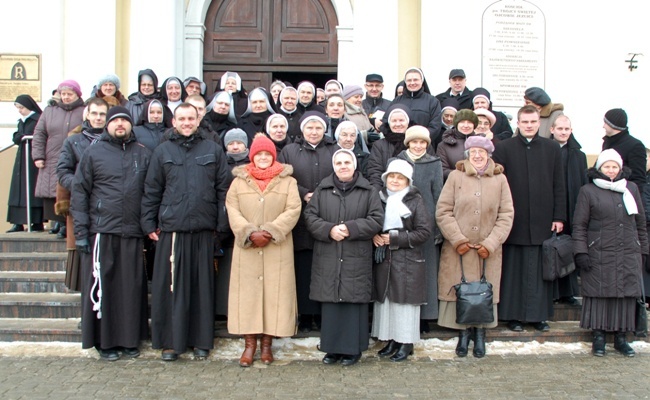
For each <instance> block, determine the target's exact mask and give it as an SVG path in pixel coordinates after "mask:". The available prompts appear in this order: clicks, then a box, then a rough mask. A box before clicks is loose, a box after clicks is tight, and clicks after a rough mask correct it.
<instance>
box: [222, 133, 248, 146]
mask: <svg viewBox="0 0 650 400" xmlns="http://www.w3.org/2000/svg"><path fill="white" fill-rule="evenodd" d="M234 141H238V142H242V143H244V146H248V135H246V132H244V131H243V130H242V129H239V128H232V129H231V130H229V131H228V132H226V134H225V135H224V137H223V147H227V146H228V144H230V142H234Z"/></svg>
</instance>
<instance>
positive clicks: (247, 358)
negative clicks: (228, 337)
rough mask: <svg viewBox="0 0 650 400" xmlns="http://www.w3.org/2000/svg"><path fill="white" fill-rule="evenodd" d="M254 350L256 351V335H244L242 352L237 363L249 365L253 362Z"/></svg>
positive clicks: (244, 365)
mask: <svg viewBox="0 0 650 400" xmlns="http://www.w3.org/2000/svg"><path fill="white" fill-rule="evenodd" d="M255 351H257V337H256V335H244V352H243V353H242V355H241V358H240V359H239V365H241V366H242V367H250V366H251V365H252V364H253V356H254V355H255Z"/></svg>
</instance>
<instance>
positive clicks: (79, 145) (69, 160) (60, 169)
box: [56, 121, 103, 192]
mask: <svg viewBox="0 0 650 400" xmlns="http://www.w3.org/2000/svg"><path fill="white" fill-rule="evenodd" d="M84 130H85V131H90V132H92V133H93V134H99V133H100V132H102V130H103V129H95V128H92V127H91V126H90V124H89V123H88V122H87V121H84V123H83V124H82V129H80V130H79V131H80V132H78V133H74V134H72V135H70V136H68V137H67V138H66V139H65V141H64V142H63V146H62V147H61V154H60V155H59V162H58V163H57V165H56V173H57V176H58V178H59V183H60V184H61V186H63V187H64V188H65V189H66V190H68V191H69V192H72V181H73V180H74V175H75V172H77V165H79V161H80V160H81V156H82V155H83V154H84V151H86V149H87V148H88V146H90V145H91V143H92V142H91V139H90V138H89V137H88V136H86V135H84V134H83V133H82V132H83V131H84ZM73 132H74V131H73ZM71 133H72V132H71Z"/></svg>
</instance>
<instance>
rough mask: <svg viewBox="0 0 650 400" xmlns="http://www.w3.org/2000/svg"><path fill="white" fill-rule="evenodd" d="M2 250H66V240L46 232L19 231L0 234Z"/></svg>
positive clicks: (11, 251) (18, 251) (12, 251)
mask: <svg viewBox="0 0 650 400" xmlns="http://www.w3.org/2000/svg"><path fill="white" fill-rule="evenodd" d="M0 250H2V252H3V253H5V252H8V253H21V252H25V253H31V252H35V251H36V252H46V253H56V252H65V251H66V248H65V240H63V239H57V238H56V235H50V234H49V233H47V231H45V232H17V233H3V234H0Z"/></svg>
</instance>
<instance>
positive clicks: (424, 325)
mask: <svg viewBox="0 0 650 400" xmlns="http://www.w3.org/2000/svg"><path fill="white" fill-rule="evenodd" d="M429 332H431V328H430V327H429V321H427V320H426V319H421V320H420V333H429Z"/></svg>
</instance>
